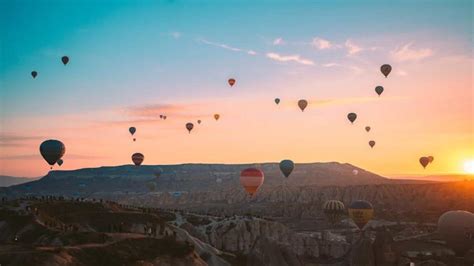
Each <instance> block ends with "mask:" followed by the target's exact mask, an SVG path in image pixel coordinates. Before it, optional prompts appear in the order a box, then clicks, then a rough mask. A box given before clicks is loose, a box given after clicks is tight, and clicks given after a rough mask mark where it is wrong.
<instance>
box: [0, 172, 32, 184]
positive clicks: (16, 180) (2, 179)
mask: <svg viewBox="0 0 474 266" xmlns="http://www.w3.org/2000/svg"><path fill="white" fill-rule="evenodd" d="M37 179H38V178H27V177H13V176H5V175H2V176H0V187H9V186H13V185H18V184H23V183H26V182H31V181H34V180H37Z"/></svg>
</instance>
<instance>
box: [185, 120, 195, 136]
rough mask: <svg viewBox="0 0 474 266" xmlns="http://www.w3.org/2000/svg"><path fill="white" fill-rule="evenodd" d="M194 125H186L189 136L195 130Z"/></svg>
mask: <svg viewBox="0 0 474 266" xmlns="http://www.w3.org/2000/svg"><path fill="white" fill-rule="evenodd" d="M193 128H194V124H193V123H187V124H186V129H187V130H188V131H189V134H191V130H193Z"/></svg>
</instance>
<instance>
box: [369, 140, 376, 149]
mask: <svg viewBox="0 0 474 266" xmlns="http://www.w3.org/2000/svg"><path fill="white" fill-rule="evenodd" d="M369 145H370V147H371V148H373V147H374V146H375V141H373V140H371V141H369Z"/></svg>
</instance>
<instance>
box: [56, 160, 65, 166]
mask: <svg viewBox="0 0 474 266" xmlns="http://www.w3.org/2000/svg"><path fill="white" fill-rule="evenodd" d="M56 163H57V164H58V165H59V166H61V165H63V163H64V161H63V159H59V160H58V161H57V162H56Z"/></svg>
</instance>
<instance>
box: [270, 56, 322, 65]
mask: <svg viewBox="0 0 474 266" xmlns="http://www.w3.org/2000/svg"><path fill="white" fill-rule="evenodd" d="M266 56H267V58H270V59H272V60H275V61H279V62H296V63H299V64H303V65H310V66H312V65H314V62H313V61H312V60H310V59H306V58H303V57H301V56H300V55H280V54H277V53H267V55H266Z"/></svg>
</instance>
